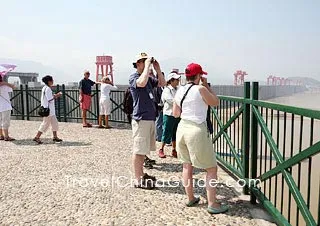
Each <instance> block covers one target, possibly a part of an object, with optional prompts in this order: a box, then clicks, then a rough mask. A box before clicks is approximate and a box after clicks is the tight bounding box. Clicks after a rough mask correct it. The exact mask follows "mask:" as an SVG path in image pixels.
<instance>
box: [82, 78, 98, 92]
mask: <svg viewBox="0 0 320 226" xmlns="http://www.w3.org/2000/svg"><path fill="white" fill-rule="evenodd" d="M94 84H96V83H95V82H94V81H92V80H90V79H82V80H81V81H80V82H79V89H81V90H82V93H83V94H85V95H91V87H92V86H93V85H94Z"/></svg>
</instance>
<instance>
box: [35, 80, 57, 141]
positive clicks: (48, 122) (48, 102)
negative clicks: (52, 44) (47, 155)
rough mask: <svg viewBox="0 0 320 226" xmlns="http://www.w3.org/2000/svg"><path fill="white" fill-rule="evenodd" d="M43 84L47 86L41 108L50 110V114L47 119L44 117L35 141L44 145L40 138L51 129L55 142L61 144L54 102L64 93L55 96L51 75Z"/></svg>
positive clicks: (42, 96) (43, 89) (42, 94)
mask: <svg viewBox="0 0 320 226" xmlns="http://www.w3.org/2000/svg"><path fill="white" fill-rule="evenodd" d="M42 82H43V83H44V84H45V86H44V87H43V88H42V92H41V106H43V107H45V108H49V109H50V114H49V116H47V117H43V120H42V123H41V125H40V127H39V130H38V133H37V135H36V137H35V138H34V139H33V141H35V142H36V143H37V144H42V141H41V140H40V136H41V135H42V134H43V133H45V132H46V131H47V130H48V129H49V127H50V126H51V128H52V133H53V142H61V141H62V140H61V139H60V138H59V137H58V135H57V131H58V128H59V127H58V120H57V117H56V109H55V105H54V100H55V99H57V98H59V97H61V95H62V93H61V92H59V93H57V94H53V93H52V90H51V87H52V86H53V78H52V76H50V75H47V76H45V77H43V78H42Z"/></svg>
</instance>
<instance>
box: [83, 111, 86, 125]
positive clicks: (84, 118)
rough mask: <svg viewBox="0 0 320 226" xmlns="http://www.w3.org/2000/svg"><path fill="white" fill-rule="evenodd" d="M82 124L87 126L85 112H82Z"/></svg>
mask: <svg viewBox="0 0 320 226" xmlns="http://www.w3.org/2000/svg"><path fill="white" fill-rule="evenodd" d="M82 124H83V125H84V126H85V125H87V110H82Z"/></svg>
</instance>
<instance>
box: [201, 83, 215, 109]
mask: <svg viewBox="0 0 320 226" xmlns="http://www.w3.org/2000/svg"><path fill="white" fill-rule="evenodd" d="M201 80H202V87H200V89H199V91H200V94H201V96H202V99H203V100H204V102H206V104H208V105H209V106H212V107H215V106H218V105H219V98H218V97H217V95H216V94H215V93H214V92H213V91H212V90H211V89H210V87H209V85H208V83H207V79H206V78H202V79H201Z"/></svg>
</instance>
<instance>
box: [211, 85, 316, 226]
mask: <svg viewBox="0 0 320 226" xmlns="http://www.w3.org/2000/svg"><path fill="white" fill-rule="evenodd" d="M250 90H251V92H252V95H250ZM258 91H259V85H258V83H253V85H252V88H251V87H250V83H245V85H244V93H245V95H244V98H236V97H227V96H219V98H220V105H219V106H218V107H217V108H215V109H212V115H211V117H212V120H213V121H214V131H215V132H214V134H213V135H212V141H213V146H214V148H215V150H216V153H217V159H218V161H219V162H220V164H221V165H222V166H223V167H224V168H226V169H227V170H229V171H230V173H231V174H233V175H235V176H237V177H238V178H240V179H243V180H244V181H245V183H246V187H245V188H244V192H245V193H246V194H249V193H250V196H251V202H252V203H256V199H258V200H259V202H260V203H261V204H262V205H263V206H264V207H265V208H266V209H267V210H268V211H269V213H270V214H271V215H272V216H273V217H274V219H275V220H276V221H277V223H278V224H279V225H299V226H300V225H320V212H319V211H320V197H319V196H320V195H319V193H320V192H319V191H320V180H319V178H320V173H319V170H318V165H319V164H320V155H319V153H320V111H316V110H310V109H303V108H297V107H292V106H285V105H280V104H275V103H270V102H265V101H259V100H258V96H259V93H258ZM250 96H251V98H250ZM252 179H255V180H258V181H259V182H260V183H259V184H253V183H251V182H252V181H254V180H252Z"/></svg>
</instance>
